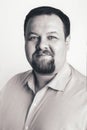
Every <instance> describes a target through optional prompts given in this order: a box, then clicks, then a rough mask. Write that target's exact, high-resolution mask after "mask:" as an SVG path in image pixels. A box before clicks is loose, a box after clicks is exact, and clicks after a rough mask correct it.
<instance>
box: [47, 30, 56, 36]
mask: <svg viewBox="0 0 87 130" xmlns="http://www.w3.org/2000/svg"><path fill="white" fill-rule="evenodd" d="M47 34H57V35H58V33H57V32H56V31H53V32H48V33H47Z"/></svg>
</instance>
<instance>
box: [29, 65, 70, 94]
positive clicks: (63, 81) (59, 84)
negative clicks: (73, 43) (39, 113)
mask: <svg viewBox="0 0 87 130" xmlns="http://www.w3.org/2000/svg"><path fill="white" fill-rule="evenodd" d="M70 79H71V68H70V66H69V65H68V64H67V63H65V64H64V66H63V68H62V69H61V71H60V72H59V73H58V74H56V76H55V77H54V78H53V79H52V80H51V81H50V82H49V83H48V84H47V85H46V86H47V87H50V88H52V89H54V90H59V91H64V89H65V87H66V85H67V83H68V82H69V80H70ZM27 84H28V86H29V88H30V89H31V90H32V91H33V92H34V93H35V78H34V73H33V71H31V72H30V74H29V77H28V80H27Z"/></svg>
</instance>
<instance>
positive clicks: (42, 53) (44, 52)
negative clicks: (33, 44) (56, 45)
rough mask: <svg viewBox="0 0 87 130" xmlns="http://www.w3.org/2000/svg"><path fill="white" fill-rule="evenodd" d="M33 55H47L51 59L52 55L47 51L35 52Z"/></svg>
mask: <svg viewBox="0 0 87 130" xmlns="http://www.w3.org/2000/svg"><path fill="white" fill-rule="evenodd" d="M35 54H36V55H37V56H43V55H48V56H52V57H53V54H52V53H51V52H49V51H48V50H43V51H42V50H40V51H36V52H35Z"/></svg>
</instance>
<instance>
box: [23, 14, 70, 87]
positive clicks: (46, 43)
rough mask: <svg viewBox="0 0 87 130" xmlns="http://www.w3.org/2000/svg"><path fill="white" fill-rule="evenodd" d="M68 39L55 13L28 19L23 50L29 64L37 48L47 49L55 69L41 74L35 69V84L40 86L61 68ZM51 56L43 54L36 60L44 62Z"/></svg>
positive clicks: (67, 46)
mask: <svg viewBox="0 0 87 130" xmlns="http://www.w3.org/2000/svg"><path fill="white" fill-rule="evenodd" d="M69 41H70V37H69V36H68V37H67V38H65V34H64V25H63V22H62V21H61V19H60V18H59V17H58V16H57V15H55V14H52V15H39V16H35V17H33V18H31V19H30V20H29V21H28V24H27V27H26V32H25V52H26V57H27V60H28V61H29V63H30V64H31V66H32V56H33V54H34V53H35V51H36V50H37V49H38V48H39V49H41V50H45V49H47V50H48V51H49V52H50V53H52V54H53V58H54V64H55V70H54V71H53V72H52V73H50V74H49V73H48V74H41V73H38V72H36V71H35V75H36V78H37V86H39V87H40V88H42V87H43V86H44V85H45V84H46V83H47V82H49V81H50V80H51V79H52V78H53V77H54V76H55V74H57V73H59V71H60V70H61V69H62V67H63V65H64V63H65V62H66V54H67V50H68V48H69ZM51 58H52V57H51V56H50V55H45V54H43V55H41V56H40V57H39V58H38V62H41V63H42V62H43V61H45V63H44V64H46V63H47V62H48V61H49V60H51ZM42 79H43V80H42Z"/></svg>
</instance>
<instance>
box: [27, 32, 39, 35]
mask: <svg viewBox="0 0 87 130" xmlns="http://www.w3.org/2000/svg"><path fill="white" fill-rule="evenodd" d="M31 34H34V35H38V34H37V33H35V32H29V33H28V35H31Z"/></svg>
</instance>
